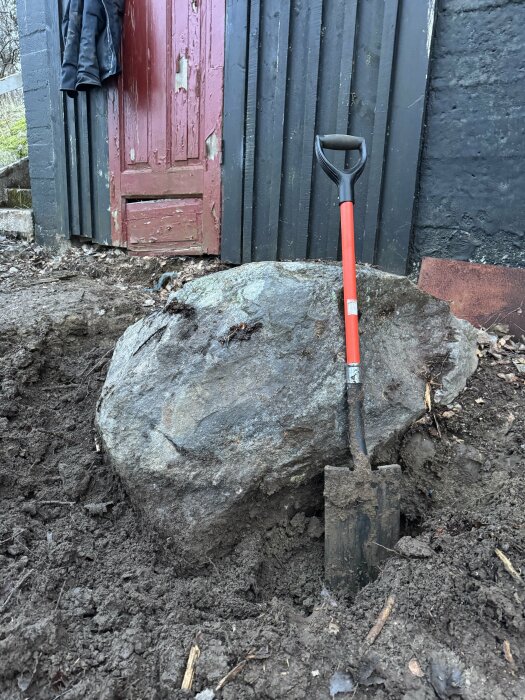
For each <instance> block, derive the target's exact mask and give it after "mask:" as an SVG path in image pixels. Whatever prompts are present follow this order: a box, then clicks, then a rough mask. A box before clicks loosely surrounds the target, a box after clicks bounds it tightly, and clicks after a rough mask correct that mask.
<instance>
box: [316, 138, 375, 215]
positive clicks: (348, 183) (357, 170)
mask: <svg viewBox="0 0 525 700" xmlns="http://www.w3.org/2000/svg"><path fill="white" fill-rule="evenodd" d="M325 148H326V149H327V150H330V151H359V160H358V161H357V163H356V164H355V165H354V166H353V167H352V168H349V169H348V170H346V169H343V170H339V168H336V166H335V165H334V164H333V163H331V162H330V161H329V160H328V158H327V157H326V156H325V154H324V150H323V149H325ZM315 156H316V158H317V162H318V163H319V165H320V166H321V168H322V169H323V170H324V171H325V173H326V174H327V175H328V177H329V178H330V179H331V180H333V181H334V182H335V184H336V185H337V186H338V188H339V203H340V204H341V203H342V202H353V201H354V185H355V183H356V182H357V179H358V177H359V176H360V175H361V173H362V172H363V168H364V167H365V163H366V143H365V140H364V138H362V137H361V136H349V135H348V134H327V135H326V136H316V137H315Z"/></svg>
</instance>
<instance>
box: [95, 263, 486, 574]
mask: <svg viewBox="0 0 525 700" xmlns="http://www.w3.org/2000/svg"><path fill="white" fill-rule="evenodd" d="M358 276H359V280H358V285H359V298H360V305H361V310H362V317H361V337H362V354H363V361H364V368H365V369H364V377H365V385H366V404H365V410H366V429H367V437H368V443H369V447H370V448H371V450H372V451H373V450H374V449H375V448H378V447H379V446H381V445H383V444H384V443H385V442H386V441H388V440H391V439H393V438H394V437H395V436H396V435H397V434H398V433H400V432H402V431H404V430H405V429H406V428H407V426H408V425H410V424H411V423H412V422H413V420H414V419H416V418H418V417H419V416H420V415H421V414H422V413H423V412H424V410H425V406H424V395H425V386H426V381H427V378H428V377H429V376H433V377H434V378H436V379H439V380H440V381H441V382H442V384H443V385H445V383H446V385H447V390H446V398H447V401H450V397H451V396H455V395H457V393H459V392H460V391H461V390H462V389H463V388H464V385H465V381H466V378H467V377H468V375H469V374H470V373H471V372H472V371H473V370H474V369H475V367H476V363H477V359H476V337H477V336H476V332H475V331H474V329H472V327H470V326H469V325H468V324H463V323H461V324H460V323H458V322H457V319H455V318H454V317H452V316H451V315H450V312H449V308H448V305H447V304H446V303H444V302H442V301H439V300H437V299H434V298H433V297H430V296H428V295H427V294H425V293H423V292H421V291H420V290H419V289H418V288H417V287H415V286H414V285H413V284H412V283H411V282H409V281H408V280H407V279H406V278H403V277H397V276H394V275H389V274H385V273H381V272H379V271H377V270H373V269H371V268H368V267H364V268H361V269H360V270H359V275H358ZM341 297H342V295H341V268H340V266H339V265H337V264H329V263H303V262H290V263H272V262H265V263H253V264H250V265H244V266H241V267H238V268H235V269H231V270H227V271H224V272H219V273H217V274H214V275H210V276H208V277H203V278H200V279H198V280H195V281H193V282H190V283H189V284H187V285H186V286H185V287H183V288H182V289H181V290H179V291H178V292H176V293H175V294H174V295H172V297H171V298H170V303H169V305H168V308H169V309H170V311H169V312H168V311H165V312H160V313H156V314H152V315H151V316H149V317H147V318H145V319H143V320H141V321H139V322H138V323H136V324H134V325H133V326H131V327H130V328H128V329H127V331H126V332H125V333H124V335H123V336H122V338H121V339H120V340H119V342H118V344H117V347H116V349H115V352H114V355H113V358H112V361H111V365H110V368H109V372H108V376H107V380H106V383H105V385H104V388H103V391H102V396H101V399H100V401H99V405H98V409H97V424H98V428H99V430H100V433H101V436H102V438H103V441H104V443H105V446H106V449H107V452H108V454H109V456H110V458H111V460H112V463H113V465H114V467H115V468H116V470H117V472H118V474H119V475H120V476H121V478H122V480H123V483H124V485H125V487H126V489H127V490H128V492H129V494H130V496H131V498H132V500H133V502H134V504H135V506H136V507H137V508H138V509H139V510H140V511H141V512H142V515H143V517H144V519H145V521H146V522H147V523H149V524H150V525H151V526H152V527H154V528H155V529H156V530H157V531H159V532H161V533H163V534H164V535H165V536H167V537H169V538H171V542H172V543H173V544H174V545H175V546H176V548H177V549H178V551H179V552H180V553H181V554H182V555H183V556H184V558H185V560H186V561H191V560H197V561H205V560H206V557H207V556H209V554H210V553H211V552H213V553H215V554H216V553H217V552H218V551H220V550H223V549H226V548H228V547H230V546H231V545H232V544H233V543H234V542H235V541H236V540H237V539H238V538H239V537H240V536H241V534H244V532H245V531H246V529H248V528H249V527H251V523H254V524H255V523H260V521H261V518H264V520H265V521H266V523H269V522H270V521H271V520H272V518H275V519H278V518H280V519H282V518H283V517H287V518H291V517H292V516H293V514H294V513H295V512H297V511H298V510H304V509H305V508H309V507H312V506H313V505H315V506H319V505H320V504H321V501H322V488H320V487H319V485H318V484H319V481H318V480H317V481H316V482H315V483H316V484H317V485H316V486H315V487H314V486H313V485H312V479H314V477H319V475H320V474H321V472H322V469H323V467H324V466H325V464H327V463H329V464H334V465H338V464H343V463H347V462H348V459H349V453H348V449H347V441H346V426H347V420H346V409H345V384H344V342H343V321H342V309H341V307H342V303H341ZM449 356H450V357H453V358H459V357H461V358H462V359H461V362H462V363H463V366H462V368H461V371H460V370H459V369H458V368H457V367H456V365H455V364H454V360H452V361H449V360H448V357H449Z"/></svg>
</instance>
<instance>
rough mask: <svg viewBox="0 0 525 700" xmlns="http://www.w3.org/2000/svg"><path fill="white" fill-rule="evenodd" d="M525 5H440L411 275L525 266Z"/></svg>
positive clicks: (492, 0)
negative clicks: (464, 264) (430, 260)
mask: <svg viewBox="0 0 525 700" xmlns="http://www.w3.org/2000/svg"><path fill="white" fill-rule="evenodd" d="M524 37H525V3H523V2H501V0H442V1H441V2H440V4H439V13H438V18H437V23H436V38H435V41H434V45H433V51H432V69H431V81H430V91H429V100H428V108H427V115H426V132H425V140H424V150H423V155H422V161H421V179H420V188H419V207H418V215H417V220H416V226H415V236H414V246H413V249H412V256H411V259H412V267H413V268H416V267H417V265H418V263H419V260H420V259H421V256H424V255H427V256H433V257H441V258H455V259H458V260H470V261H473V262H480V263H494V264H505V265H512V266H524V265H525V227H524V221H525V197H524V192H525V168H524V167H523V162H524V159H525V99H524V96H525V88H524V85H525V51H524V48H523V42H524Z"/></svg>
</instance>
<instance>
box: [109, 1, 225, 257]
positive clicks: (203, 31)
mask: <svg viewBox="0 0 525 700" xmlns="http://www.w3.org/2000/svg"><path fill="white" fill-rule="evenodd" d="M223 64H224V0H126V11H125V18H124V32H123V41H122V65H123V70H122V75H121V76H120V77H119V80H118V84H117V87H116V88H115V89H112V90H111V92H110V100H109V162H110V197H111V222H112V240H113V244H114V245H118V246H126V247H127V248H128V249H129V251H130V252H132V253H136V254H139V255H147V254H184V255H199V254H203V253H211V254H216V253H218V252H219V234H220V214H221V196H220V194H221V184H220V172H221V165H220V163H221V143H222V137H221V126H222V97H223Z"/></svg>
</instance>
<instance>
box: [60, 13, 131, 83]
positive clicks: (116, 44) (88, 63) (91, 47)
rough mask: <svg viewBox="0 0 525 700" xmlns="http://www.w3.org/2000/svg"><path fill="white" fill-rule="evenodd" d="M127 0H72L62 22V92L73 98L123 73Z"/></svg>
mask: <svg viewBox="0 0 525 700" xmlns="http://www.w3.org/2000/svg"><path fill="white" fill-rule="evenodd" d="M123 13H124V0H69V2H68V3H67V6H66V10H65V12H64V19H63V21H62V33H63V38H64V56H63V60H62V76H61V82H60V89H61V90H65V91H66V92H67V94H68V95H69V96H70V97H75V96H76V94H77V91H78V90H88V89H89V88H90V87H93V86H99V85H101V84H102V82H103V81H104V80H106V78H109V77H111V76H112V75H117V74H118V73H120V58H119V54H120V37H121V34H122V15H123Z"/></svg>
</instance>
